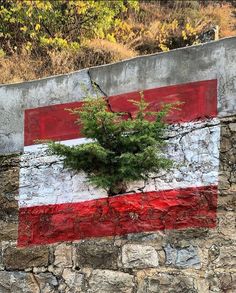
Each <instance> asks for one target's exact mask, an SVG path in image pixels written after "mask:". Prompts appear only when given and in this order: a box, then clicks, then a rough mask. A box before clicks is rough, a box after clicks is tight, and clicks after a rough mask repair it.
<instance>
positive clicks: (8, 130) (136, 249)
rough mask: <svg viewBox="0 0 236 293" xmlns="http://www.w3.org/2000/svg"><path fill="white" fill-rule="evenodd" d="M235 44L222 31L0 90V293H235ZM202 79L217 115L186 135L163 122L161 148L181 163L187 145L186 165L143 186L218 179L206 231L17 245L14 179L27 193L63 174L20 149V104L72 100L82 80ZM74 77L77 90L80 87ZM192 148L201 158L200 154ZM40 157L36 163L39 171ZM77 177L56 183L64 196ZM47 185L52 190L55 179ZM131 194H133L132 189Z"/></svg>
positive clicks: (121, 88) (119, 83) (116, 83)
mask: <svg viewBox="0 0 236 293" xmlns="http://www.w3.org/2000/svg"><path fill="white" fill-rule="evenodd" d="M235 45H236V38H231V39H226V40H222V41H219V42H213V43H210V44H206V45H203V46H196V47H192V48H186V49H180V50H175V51H173V52H169V53H165V54H158V55H153V56H149V57H139V58H135V59H132V60H130V61H124V62H120V63H117V64H113V65H108V66H103V67H99V68H92V69H89V70H87V69H86V70H84V71H80V72H77V73H73V74H71V75H66V76H59V77H52V78H49V79H44V80H39V81H33V82H29V83H22V84H15V85H9V86H2V87H1V88H0V95H1V99H2V100H0V101H1V102H0V112H1V116H0V120H1V119H2V122H1V123H2V124H0V125H1V130H0V136H1V146H0V152H1V153H2V156H1V157H0V293H36V292H37V293H57V292H58V293H76V292H83V293H85V292H88V293H93V292H94V293H95V292H96V293H113V292H114V293H116V292H117V293H156V292H161V293H162V292H163V293H165V292H170V293H176V292H177V293H178V292H181V293H183V292H184V293H185V292H186V293H189V292H190V293H191V292H192V293H193V292H196V293H205V292H206V293H207V292H209V293H213V292H222V293H223V292H226V293H233V292H236V249H235V247H236V246H235V240H236V235H235V194H236V167H235V166H236V148H235V145H236V116H235V114H236V113H235V110H236V106H235V105H236V104H235V94H236V84H235V80H236V79H235V76H236V73H235V62H236V61H235V60H236V59H235V56H236V54H235ZM176 68H178V74H176ZM144 72H145V74H144ZM155 72H157V73H156V74H154V73H155ZM204 79H217V81H218V113H219V117H217V118H216V119H215V120H213V122H212V121H211V122H209V121H205V122H204V123H202V122H201V123H200V122H199V123H197V124H196V125H197V126H196V125H195V127H194V129H192V128H191V127H189V128H186V129H187V132H185V131H186V129H185V130H184V131H183V129H181V126H174V127H173V128H171V129H170V132H169V137H168V139H169V141H170V142H171V143H170V146H169V148H170V149H169V154H170V155H171V154H172V148H173V149H175V152H176V154H178V156H177V157H178V158H176V160H177V161H178V160H180V163H181V157H185V156H186V154H185V153H184V152H183V149H186V147H187V149H188V151H187V155H189V158H187V160H188V162H190V164H189V165H188V168H187V169H186V170H184V169H182V171H183V172H181V167H179V168H177V169H176V170H175V171H174V172H172V173H170V174H169V175H168V174H164V175H162V177H159V178H158V177H154V178H152V179H151V181H150V182H148V183H145V184H144V185H143V188H144V189H145V188H146V189H147V190H153V189H157V188H158V184H157V183H160V182H161V184H164V183H165V184H166V182H167V183H169V184H172V185H171V187H172V188H176V186H177V183H178V182H181V181H183V178H185V179H186V178H187V179H188V178H189V181H191V180H193V179H194V181H196V182H197V180H198V179H199V178H200V180H202V178H204V182H206V180H207V182H208V183H209V184H212V183H214V182H215V181H216V180H217V182H218V189H219V192H218V209H217V223H216V227H215V228H188V229H180V230H168V229H164V230H161V231H155V232H145V233H133V234H127V235H124V236H112V237H111V236H110V237H100V238H90V239H84V240H77V241H73V242H70V241H67V242H62V243H56V244H50V245H38V246H30V247H22V248H20V247H18V246H17V237H18V210H19V203H18V200H19V196H21V192H22V194H23V189H21V190H20V192H19V181H20V176H22V174H23V175H25V177H24V178H23V179H24V184H23V185H24V186H27V185H30V184H32V182H33V184H32V185H31V186H29V187H30V189H28V190H31V191H32V195H34V194H35V195H36V197H37V192H38V190H39V189H40V188H42V189H43V190H44V191H45V192H46V186H43V184H44V182H43V181H42V182H41V181H40V180H41V179H42V178H43V177H44V176H46V175H45V172H46V174H47V172H49V173H50V174H55V172H58V173H56V174H58V176H59V175H60V179H59V181H60V180H61V181H62V182H65V181H66V180H68V178H67V177H65V176H67V173H64V171H63V169H62V165H61V162H60V161H58V159H56V160H55V159H54V160H52V158H51V157H50V158H47V160H46V161H45V153H44V152H43V151H41V152H38V153H37V154H36V155H35V154H34V155H33V154H32V153H31V154H30V153H25V154H24V155H22V154H21V153H20V152H21V151H22V150H23V116H24V114H23V110H24V109H27V108H34V107H38V106H45V105H51V104H60V103H62V102H72V101H78V100H81V99H82V97H83V96H84V92H83V91H86V90H89V91H90V92H93V89H92V87H91V81H93V82H95V83H96V84H97V87H98V88H99V89H100V92H101V93H103V94H105V95H109V96H110V95H114V94H120V93H125V92H127V91H128V90H129V91H135V90H142V89H145V88H152V87H155V86H166V85H172V84H178V83H186V82H191V81H197V80H204ZM81 82H83V84H85V88H84V87H83V88H82V87H81ZM219 126H220V127H219ZM219 129H220V131H219ZM183 132H184V133H183ZM192 132H196V134H197V135H196V137H198V138H201V139H200V140H201V144H197V143H196V141H195V140H190V139H188V135H189V134H190V133H192ZM219 136H220V139H219V142H220V145H218V144H217V143H215V142H217V141H218V139H215V138H216V137H219ZM183 137H185V139H183ZM211 138H212V140H211ZM198 149H201V154H204V155H205V157H204V158H205V159H204V160H205V161H204V162H205V164H203V166H202V165H201V164H199V166H201V167H199V168H200V169H199V168H197V165H195V164H197V162H198V161H196V160H194V164H191V158H192V157H194V154H195V153H194V152H196V151H198ZM218 151H219V155H218ZM196 154H197V158H198V160H201V158H200V157H199V153H198V152H197V153H196ZM196 154H195V155H196ZM42 158H43V170H42V169H40V160H41V159H42ZM195 158H196V156H195ZM218 158H219V162H220V163H219V173H218V174H217V173H216V172H215V170H216V169H215V168H216V167H217V168H218V166H217V164H218V163H217V160H218ZM45 162H47V164H45ZM32 166H34V167H32ZM41 166H42V165H41ZM47 170H49V171H47ZM50 170H52V171H50ZM27 172H28V173H27ZM33 172H36V173H37V174H36V175H37V176H35V177H34V178H36V179H37V180H38V181H37V182H35V181H32V180H30V181H29V182H28V183H27V178H30V176H31V175H33ZM40 172H41V173H40ZM198 172H199V173H198ZM40 174H41V175H40ZM197 174H199V176H198V175H197ZM63 176H64V177H63ZM76 176H77V175H75V174H74V177H75V178H74V177H73V174H72V176H71V177H70V179H71V180H73V178H74V180H75V182H76V184H77V185H74V188H75V189H74V190H68V189H66V188H67V187H66V185H65V186H60V188H64V189H63V190H65V191H66V192H67V191H70V192H71V194H72V195H73V192H74V194H75V196H76V192H77V191H78V189H79V190H82V188H84V184H82V185H81V186H80V185H79V183H78V182H79V181H78V176H77V177H76ZM21 178H22V177H21ZM40 178H41V179H40ZM50 178H51V177H50ZM190 179H191V180H190ZM211 180H212V181H211ZM21 182H22V181H21ZM50 184H51V185H52V187H55V186H54V185H53V184H55V180H54V181H53V182H51V183H50ZM173 184H175V185H176V186H175V185H173ZM89 188H91V187H90V186H88V188H87V190H88V189H89ZM138 188H140V186H138ZM132 191H135V187H134V186H132ZM136 191H137V190H136ZM86 194H87V193H86ZM91 194H94V193H93V192H92V193H91ZM48 195H50V191H49V194H48ZM32 198H34V197H33V196H32V197H29V198H26V199H25V200H26V201H27V200H31V199H32ZM21 199H22V196H21ZM23 202H24V201H23ZM203 202H204V204H205V203H206V204H208V205H209V206H210V205H211V204H212V203H211V201H209V197H207V196H206V197H205V198H204V200H203ZM22 204H23V203H22ZM186 212H188V211H186ZM210 212H211V209H210ZM212 212H214V207H213V208H212ZM42 225H43V224H42Z"/></svg>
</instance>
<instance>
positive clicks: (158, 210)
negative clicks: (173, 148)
mask: <svg viewBox="0 0 236 293" xmlns="http://www.w3.org/2000/svg"><path fill="white" fill-rule="evenodd" d="M216 207H217V186H208V187H199V188H186V189H179V190H168V191H160V192H147V193H139V194H128V195H120V196H116V197H110V198H102V199H98V200H91V201H87V202H81V203H71V204H69V203H68V204H58V205H47V206H36V207H29V208H21V209H20V212H19V236H18V245H19V246H28V245H33V244H47V243H54V242H60V241H72V240H78V239H84V238H88V237H102V236H112V235H122V234H127V233H137V232H145V231H156V230H164V229H184V228H190V227H208V228H212V227H215V225H216Z"/></svg>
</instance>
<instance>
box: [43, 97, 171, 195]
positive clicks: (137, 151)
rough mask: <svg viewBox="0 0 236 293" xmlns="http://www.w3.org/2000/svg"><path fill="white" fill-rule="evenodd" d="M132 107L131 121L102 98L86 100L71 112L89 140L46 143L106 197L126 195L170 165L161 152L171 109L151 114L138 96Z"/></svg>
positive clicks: (167, 106)
mask: <svg viewBox="0 0 236 293" xmlns="http://www.w3.org/2000/svg"><path fill="white" fill-rule="evenodd" d="M132 103H133V104H134V105H135V106H136V107H137V111H136V113H135V118H128V119H124V113H113V112H111V111H108V104H107V101H106V100H105V99H104V98H88V99H86V100H85V103H84V105H83V107H82V108H80V109H76V110H70V111H71V112H72V113H73V114H75V115H77V116H78V120H77V122H78V123H80V124H81V125H82V131H83V134H84V136H85V137H86V138H90V139H92V140H93V142H90V143H85V144H82V145H76V146H72V147H70V146H65V145H62V144H60V143H56V142H50V143H49V144H48V146H49V149H50V150H51V152H52V153H53V154H56V155H58V156H61V157H63V159H64V166H65V167H68V168H71V169H73V170H76V171H78V172H79V171H84V172H85V173H86V174H87V176H88V179H89V181H90V182H91V183H92V184H94V185H96V186H97V187H102V188H104V189H106V190H107V192H108V195H110V196H112V195H115V194H119V193H124V192H125V191H126V189H127V183H128V182H132V181H135V180H140V179H144V180H145V179H147V178H148V176H149V175H150V173H158V172H159V171H160V170H161V169H167V168H170V167H171V166H172V165H173V162H172V161H171V160H169V159H167V158H166V157H165V156H164V153H163V149H164V146H165V140H164V138H163V136H164V133H165V130H166V124H165V122H164V118H165V117H166V115H167V114H168V113H169V111H170V110H171V108H172V106H171V105H170V104H168V105H164V106H163V108H162V109H161V110H160V111H158V112H150V111H148V105H149V104H148V103H147V102H146V101H145V99H144V97H143V94H142V93H141V95H140V101H139V102H137V101H132Z"/></svg>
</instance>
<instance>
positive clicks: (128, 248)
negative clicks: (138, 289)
mask: <svg viewBox="0 0 236 293" xmlns="http://www.w3.org/2000/svg"><path fill="white" fill-rule="evenodd" d="M122 265H123V267H124V268H152V267H158V265H159V263H158V254H157V252H156V250H155V249H154V247H152V246H146V245H137V244H125V245H124V246H123V247H122Z"/></svg>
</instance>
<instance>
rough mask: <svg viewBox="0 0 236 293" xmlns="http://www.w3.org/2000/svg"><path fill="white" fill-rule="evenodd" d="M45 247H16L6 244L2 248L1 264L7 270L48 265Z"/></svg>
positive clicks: (47, 253) (47, 254)
mask: <svg viewBox="0 0 236 293" xmlns="http://www.w3.org/2000/svg"><path fill="white" fill-rule="evenodd" d="M48 258H49V251H48V248H47V247H45V246H44V247H32V248H23V249H22V248H16V247H14V246H13V247H11V246H8V247H7V248H5V249H4V250H3V264H4V266H5V267H6V269H7V270H24V269H27V268H31V267H42V266H47V265H48Z"/></svg>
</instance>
